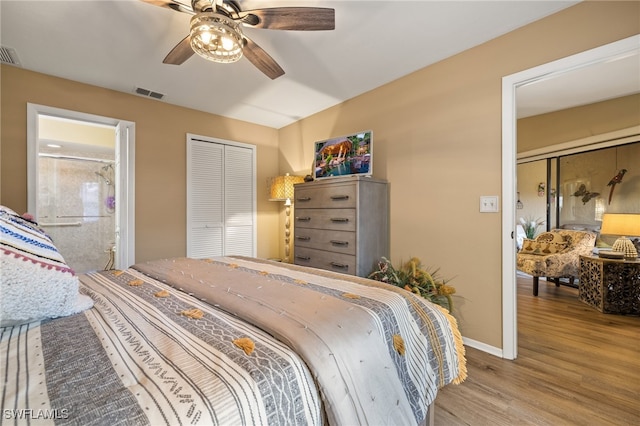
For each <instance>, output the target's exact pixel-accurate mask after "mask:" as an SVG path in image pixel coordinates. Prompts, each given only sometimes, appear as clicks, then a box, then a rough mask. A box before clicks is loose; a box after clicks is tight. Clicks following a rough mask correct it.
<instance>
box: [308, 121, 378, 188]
mask: <svg viewBox="0 0 640 426" xmlns="http://www.w3.org/2000/svg"><path fill="white" fill-rule="evenodd" d="M372 142H373V138H372V131H371V130H367V131H364V132H358V133H354V134H352V135H347V136H340V137H336V138H332V139H327V140H323V141H318V142H316V143H315V161H314V175H313V177H314V178H315V179H323V178H329V177H338V176H347V175H369V176H370V175H371V173H372V170H371V169H372V165H373V164H372V162H371V160H372V149H371V148H372Z"/></svg>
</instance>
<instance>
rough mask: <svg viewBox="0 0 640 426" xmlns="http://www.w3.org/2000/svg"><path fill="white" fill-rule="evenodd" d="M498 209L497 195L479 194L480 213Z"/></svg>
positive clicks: (497, 210) (493, 211) (494, 211)
mask: <svg viewBox="0 0 640 426" xmlns="http://www.w3.org/2000/svg"><path fill="white" fill-rule="evenodd" d="M499 211H500V210H499V209H498V196H497V195H481V196H480V213H497V212H499Z"/></svg>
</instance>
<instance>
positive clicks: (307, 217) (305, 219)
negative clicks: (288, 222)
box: [296, 216, 311, 222]
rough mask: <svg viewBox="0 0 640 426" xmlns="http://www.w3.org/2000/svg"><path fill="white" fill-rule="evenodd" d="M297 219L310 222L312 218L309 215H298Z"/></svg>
mask: <svg viewBox="0 0 640 426" xmlns="http://www.w3.org/2000/svg"><path fill="white" fill-rule="evenodd" d="M296 220H297V221H300V222H310V221H311V218H310V217H309V216H303V217H296Z"/></svg>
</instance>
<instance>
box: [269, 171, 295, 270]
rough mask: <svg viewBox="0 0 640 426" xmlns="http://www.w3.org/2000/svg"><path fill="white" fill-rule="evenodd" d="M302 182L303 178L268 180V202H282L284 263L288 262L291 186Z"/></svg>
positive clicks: (286, 176) (286, 177)
mask: <svg viewBox="0 0 640 426" xmlns="http://www.w3.org/2000/svg"><path fill="white" fill-rule="evenodd" d="M302 182H304V176H290V175H289V173H287V174H286V175H284V176H276V177H273V178H271V179H269V201H284V205H285V221H284V244H285V245H284V256H285V259H284V261H285V262H287V263H288V262H289V252H290V241H291V239H290V237H291V218H290V216H291V199H292V198H293V185H294V184H296V183H302Z"/></svg>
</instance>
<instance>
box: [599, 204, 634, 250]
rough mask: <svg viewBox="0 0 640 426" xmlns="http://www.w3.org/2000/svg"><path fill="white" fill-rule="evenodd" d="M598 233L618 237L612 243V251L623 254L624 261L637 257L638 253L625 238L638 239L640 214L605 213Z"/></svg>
mask: <svg viewBox="0 0 640 426" xmlns="http://www.w3.org/2000/svg"><path fill="white" fill-rule="evenodd" d="M600 233H601V234H603V235H618V236H619V237H620V238H618V239H617V240H616V242H615V243H613V247H612V250H613V251H614V252H618V253H623V255H624V258H625V259H635V258H637V257H638V251H637V250H636V248H635V246H634V245H633V242H632V241H631V240H630V239H628V238H627V237H640V214H613V213H605V214H604V215H603V216H602V228H601V230H600Z"/></svg>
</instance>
